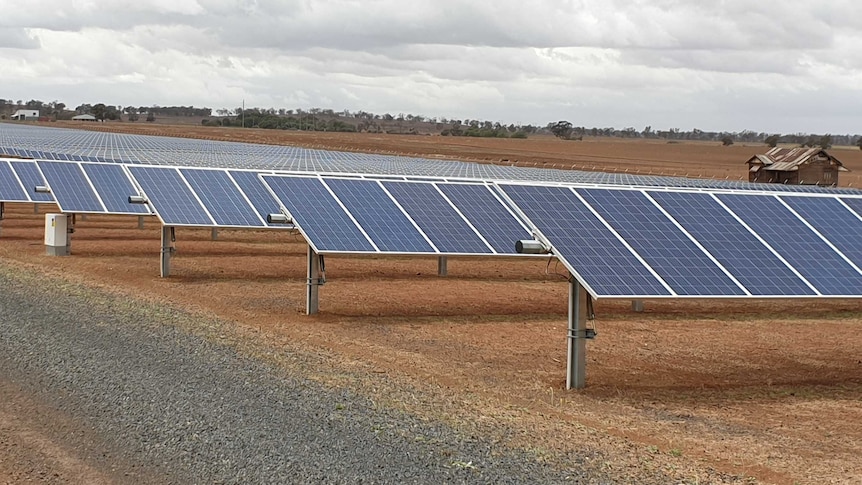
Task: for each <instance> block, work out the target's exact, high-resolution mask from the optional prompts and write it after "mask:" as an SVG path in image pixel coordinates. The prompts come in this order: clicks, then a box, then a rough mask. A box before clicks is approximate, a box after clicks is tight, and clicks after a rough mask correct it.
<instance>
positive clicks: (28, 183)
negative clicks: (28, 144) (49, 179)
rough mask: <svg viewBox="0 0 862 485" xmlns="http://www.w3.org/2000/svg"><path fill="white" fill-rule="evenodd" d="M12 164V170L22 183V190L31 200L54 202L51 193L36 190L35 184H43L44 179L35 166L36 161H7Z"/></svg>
mask: <svg viewBox="0 0 862 485" xmlns="http://www.w3.org/2000/svg"><path fill="white" fill-rule="evenodd" d="M9 164H10V165H12V170H14V171H15V173H17V174H18V178H19V179H21V183H22V184H24V190H26V191H27V195H28V196H29V197H30V200H32V201H33V202H54V197H53V196H52V195H51V194H46V193H42V192H36V190H35V188H36V186H37V185H45V179H44V178H43V177H42V174H41V173H40V172H39V169H38V168H37V167H36V162H19V161H12V162H9Z"/></svg>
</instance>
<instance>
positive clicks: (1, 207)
mask: <svg viewBox="0 0 862 485" xmlns="http://www.w3.org/2000/svg"><path fill="white" fill-rule="evenodd" d="M5 218H6V204H5V203H4V202H0V221H2V220H3V219H5ZM0 230H2V227H0Z"/></svg>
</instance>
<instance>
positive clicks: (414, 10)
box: [0, 0, 862, 132]
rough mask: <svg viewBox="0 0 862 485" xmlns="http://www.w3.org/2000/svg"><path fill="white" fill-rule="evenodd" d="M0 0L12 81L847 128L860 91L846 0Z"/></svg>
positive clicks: (855, 36) (117, 97)
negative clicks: (814, 1) (406, 1)
mask: <svg viewBox="0 0 862 485" xmlns="http://www.w3.org/2000/svg"><path fill="white" fill-rule="evenodd" d="M0 11H2V12H4V14H3V15H2V16H0V62H2V63H3V65H4V69H3V70H2V72H0V85H2V86H3V87H4V92H3V93H2V94H3V95H4V96H10V95H11V96H13V97H16V98H27V99H30V98H36V99H43V100H53V99H60V100H62V101H65V102H66V103H67V104H70V105H75V104H80V103H83V102H87V103H95V102H105V103H109V104H124V105H128V104H135V105H148V104H161V105H169V104H184V105H188V104H194V105H197V106H210V107H213V108H219V107H231V108H232V107H236V106H238V105H239V104H240V103H241V101H242V100H243V99H245V100H246V104H247V106H259V107H286V108H294V109H295V108H310V107H324V108H333V109H336V110H340V109H344V108H347V109H350V110H353V111H356V110H366V111H375V112H392V113H398V112H404V113H414V114H424V115H426V116H446V117H460V118H465V117H467V118H483V119H484V118H487V119H494V120H499V121H504V122H518V121H520V122H524V123H527V122H532V123H546V122H548V121H551V120H556V119H570V120H571V121H572V122H574V123H575V124H578V125H587V126H594V125H595V126H610V125H613V126H618V127H623V126H639V125H642V124H643V125H646V124H650V125H653V126H654V127H670V126H681V127H685V126H687V125H692V126H698V127H702V128H703V129H726V130H739V129H743V128H751V129H756V130H763V131H778V130H781V131H812V132H825V131H831V132H852V131H860V127H856V126H854V125H855V123H857V121H856V120H855V119H854V118H853V117H852V116H850V115H849V114H848V113H849V112H852V111H854V110H855V112H858V111H859V108H860V91H862V87H860V86H862V82H860V81H862V49H859V47H858V46H859V45H862V33H860V31H859V29H858V19H859V18H862V3H860V2H855V1H853V2H851V1H845V0H826V1H823V2H817V3H812V2H809V1H806V0H788V1H782V2H779V1H775V0H773V1H761V2H753V3H752V2H750V1H748V0H724V1H722V2H712V3H708V2H689V1H681V0H652V1H638V0H631V1H624V0H610V1H600V0H558V1H542V0H523V1H518V2H516V1H513V0H498V1H495V2H493V3H491V2H470V1H465V0H437V1H411V2H410V3H409V4H406V3H404V2H399V1H395V0H363V1H357V0H353V1H351V0H331V1H322V0H315V1H312V0H292V1H280V0H139V1H136V2H127V1H125V0H99V1H95V0H90V1H86V0H32V1H28V2H27V4H26V7H24V6H22V3H21V2H20V1H17V0H0ZM61 98H62V99H61ZM812 100H816V102H814V101H812ZM755 125H756V126H755Z"/></svg>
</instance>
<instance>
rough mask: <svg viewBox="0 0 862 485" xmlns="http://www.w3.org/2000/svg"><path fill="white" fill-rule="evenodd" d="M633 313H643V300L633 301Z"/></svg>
mask: <svg viewBox="0 0 862 485" xmlns="http://www.w3.org/2000/svg"><path fill="white" fill-rule="evenodd" d="M632 311H633V312H635V313H643V311H644V301H643V300H632Z"/></svg>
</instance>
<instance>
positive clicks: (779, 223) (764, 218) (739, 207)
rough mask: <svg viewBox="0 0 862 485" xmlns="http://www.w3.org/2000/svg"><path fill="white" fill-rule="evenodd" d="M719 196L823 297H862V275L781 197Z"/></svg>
mask: <svg viewBox="0 0 862 485" xmlns="http://www.w3.org/2000/svg"><path fill="white" fill-rule="evenodd" d="M717 197H718V198H719V199H720V200H721V201H722V202H723V203H724V204H725V205H727V207H729V208H730V209H731V210H732V211H733V212H734V213H735V214H736V215H737V216H739V217H740V219H742V220H743V221H745V223H746V224H747V225H748V226H749V227H751V228H752V229H753V230H754V231H756V232H757V234H758V235H759V236H760V237H762V238H763V240H764V241H766V243H767V244H769V245H770V246H772V247H773V248H774V249H775V250H776V251H778V253H779V254H781V256H782V257H783V258H784V259H785V260H787V262H788V263H790V265H791V266H793V267H794V268H796V270H797V271H799V273H800V274H801V275H802V276H803V277H804V278H805V279H806V280H808V281H809V282H810V283H811V284H813V285H814V286H815V287H816V288H817V289H818V290H819V291H820V293H821V294H824V295H862V275H860V274H859V272H857V271H856V270H855V269H853V267H852V266H850V265H849V264H847V262H846V261H845V260H844V259H842V258H841V257H840V256H839V255H838V253H836V252H835V251H833V250H832V248H830V247H829V245H828V244H826V243H825V242H823V240H822V239H820V238H819V237H818V236H817V235H816V234H815V233H814V232H813V231H811V229H809V228H808V227H807V226H805V224H803V223H802V221H800V220H799V219H798V218H797V217H796V216H794V215H793V213H791V212H790V211H789V210H787V208H786V207H784V206H783V205H782V204H781V202H779V201H778V199H777V198H775V197H773V196H758V195H747V194H746V195H742V194H721V195H718V196H717Z"/></svg>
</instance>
